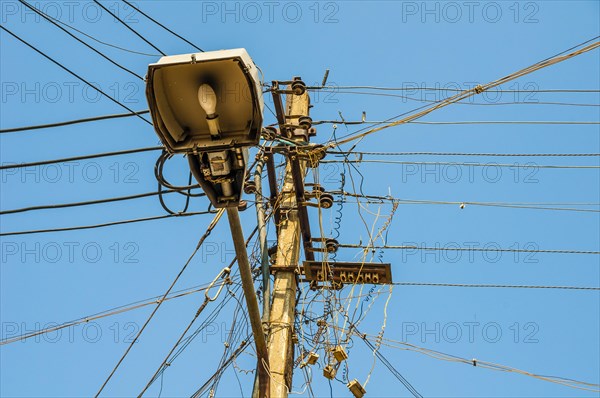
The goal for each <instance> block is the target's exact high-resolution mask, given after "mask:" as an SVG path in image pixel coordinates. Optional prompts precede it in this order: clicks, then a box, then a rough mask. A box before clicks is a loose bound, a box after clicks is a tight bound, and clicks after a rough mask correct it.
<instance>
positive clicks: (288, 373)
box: [265, 92, 310, 398]
mask: <svg viewBox="0 0 600 398" xmlns="http://www.w3.org/2000/svg"><path fill="white" fill-rule="evenodd" d="M309 105H310V98H309V96H308V93H307V92H304V93H303V94H302V95H296V94H293V93H288V94H287V98H286V111H285V115H286V120H285V123H286V124H287V125H296V126H297V125H299V118H300V117H301V116H308V113H309ZM293 129H294V128H293V127H292V128H291V130H293ZM292 137H294V138H292V139H294V140H295V141H297V142H299V143H304V142H306V137H303V136H302V135H294V134H292ZM292 156H294V155H292ZM305 163H306V162H305V161H302V160H301V161H300V169H301V174H302V176H304V170H305V168H306V164H305ZM279 203H280V214H281V216H280V224H279V234H278V237H277V254H276V259H275V264H274V265H273V266H272V270H273V271H274V273H275V282H274V284H273V299H272V300H273V301H272V305H271V314H270V322H269V326H270V334H269V343H268V345H269V366H270V374H271V397H278V398H286V397H287V396H288V393H289V390H290V389H291V386H292V369H293V356H294V343H293V341H292V332H293V328H294V318H295V309H296V291H297V283H298V282H297V275H296V268H297V266H298V262H299V259H300V243H301V232H300V221H299V211H298V207H297V203H296V194H295V189H294V179H293V175H292V164H291V162H290V159H288V161H287V164H286V169H285V179H284V184H283V189H282V191H281V201H280V202H279ZM265 299H266V298H265Z"/></svg>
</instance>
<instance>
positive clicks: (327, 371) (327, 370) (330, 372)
mask: <svg viewBox="0 0 600 398" xmlns="http://www.w3.org/2000/svg"><path fill="white" fill-rule="evenodd" d="M336 373H337V370H335V368H334V367H333V366H331V365H327V366H325V367H324V368H323V376H325V377H327V378H328V379H329V380H333V379H334V378H335V374H336Z"/></svg>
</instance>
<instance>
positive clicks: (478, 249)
mask: <svg viewBox="0 0 600 398" xmlns="http://www.w3.org/2000/svg"><path fill="white" fill-rule="evenodd" d="M338 247H343V248H350V249H374V250H377V249H382V250H383V249H399V250H430V251H475V252H508V253H547V254H591V255H600V251H591V250H551V249H510V248H496V247H441V246H438V247H423V246H414V245H398V246H394V245H384V246H367V245H362V244H358V245H356V244H339V245H338Z"/></svg>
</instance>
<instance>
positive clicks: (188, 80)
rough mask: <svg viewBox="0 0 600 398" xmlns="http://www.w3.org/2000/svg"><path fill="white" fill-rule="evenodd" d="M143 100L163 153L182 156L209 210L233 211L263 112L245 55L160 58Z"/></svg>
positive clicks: (253, 70) (256, 80)
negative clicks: (148, 109) (185, 157)
mask: <svg viewBox="0 0 600 398" xmlns="http://www.w3.org/2000/svg"><path fill="white" fill-rule="evenodd" d="M146 97H147V98H148V104H149V106H150V113H151V114H152V120H153V122H154V128H155V130H156V133H157V134H158V136H159V137H160V140H161V141H162V143H163V144H164V145H165V148H166V149H167V151H169V152H170V153H173V154H174V153H183V154H186V155H187V157H188V161H189V164H190V169H191V171H192V173H193V174H194V177H195V178H196V180H197V181H198V183H199V184H200V186H201V187H202V189H203V190H204V191H205V192H206V194H207V196H208V198H209V199H210V201H211V203H212V204H213V206H214V207H216V208H223V207H229V206H237V205H238V204H239V201H240V197H241V192H242V186H243V183H244V174H245V171H246V170H245V169H246V163H247V160H248V147H251V146H255V145H257V144H258V141H259V139H260V131H261V129H262V114H263V107H264V103H263V98H262V87H261V84H260V79H259V77H258V68H257V67H256V65H254V62H252V59H251V58H250V56H249V55H248V53H247V52H246V50H245V49H234V50H221V51H212V52H204V53H195V54H183V55H172V56H166V57H162V58H161V59H160V60H159V61H158V62H157V63H154V64H151V65H150V66H149V67H148V76H147V85H146Z"/></svg>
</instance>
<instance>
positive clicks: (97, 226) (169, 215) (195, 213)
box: [0, 211, 213, 236]
mask: <svg viewBox="0 0 600 398" xmlns="http://www.w3.org/2000/svg"><path fill="white" fill-rule="evenodd" d="M202 214H213V212H211V211H198V212H193V213H176V214H166V215H162V216H154V217H145V218H135V219H132V220H121V221H113V222H108V223H103V224H94V225H80V226H76V227H65V228H49V229H36V230H29V231H12V232H2V233H0V236H16V235H33V234H44V233H50V232H65V231H79V230H84V229H96V228H104V227H112V226H115V225H124V224H133V223H138V222H145V221H155V220H163V219H165V218H171V217H191V216H198V215H202Z"/></svg>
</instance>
